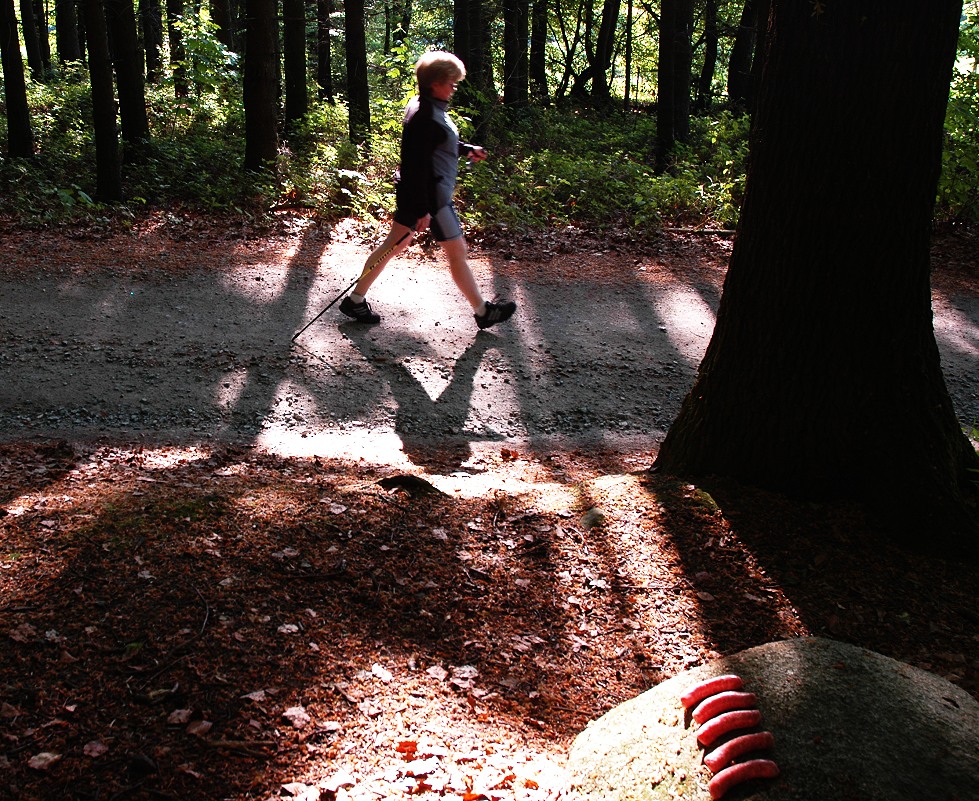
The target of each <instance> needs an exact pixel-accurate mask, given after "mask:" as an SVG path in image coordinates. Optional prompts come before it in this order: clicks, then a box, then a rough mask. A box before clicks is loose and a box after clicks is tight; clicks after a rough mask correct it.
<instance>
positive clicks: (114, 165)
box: [82, 0, 122, 203]
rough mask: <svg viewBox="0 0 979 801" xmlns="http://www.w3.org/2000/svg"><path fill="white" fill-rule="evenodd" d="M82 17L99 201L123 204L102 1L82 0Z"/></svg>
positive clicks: (96, 188) (120, 165) (120, 166)
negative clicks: (90, 90)
mask: <svg viewBox="0 0 979 801" xmlns="http://www.w3.org/2000/svg"><path fill="white" fill-rule="evenodd" d="M82 16H83V18H84V21H85V37H86V39H87V43H88V75H89V82H90V83H91V86H92V127H93V130H94V131H95V197H96V198H97V199H98V200H101V201H103V202H106V203H111V202H114V201H119V200H122V154H121V153H120V151H119V134H118V133H117V132H116V98H115V94H114V93H113V89H112V61H111V59H110V58H109V34H108V27H107V25H106V21H105V13H104V11H103V9H102V2H101V0H82Z"/></svg>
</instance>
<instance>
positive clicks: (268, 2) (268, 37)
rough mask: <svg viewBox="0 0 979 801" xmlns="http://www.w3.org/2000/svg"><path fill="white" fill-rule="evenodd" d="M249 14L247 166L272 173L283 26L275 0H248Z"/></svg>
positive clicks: (245, 98) (245, 90)
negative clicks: (278, 17) (280, 27)
mask: <svg viewBox="0 0 979 801" xmlns="http://www.w3.org/2000/svg"><path fill="white" fill-rule="evenodd" d="M245 17H246V21H245V72H244V76H243V79H242V81H243V83H242V92H243V95H242V101H243V104H244V107H245V163H244V167H245V169H246V170H248V171H250V172H259V173H260V172H271V171H274V169H275V158H276V156H277V155H278V151H279V137H278V127H277V126H278V105H279V72H278V38H279V26H278V22H277V19H276V2H275V0H247V2H246V3H245Z"/></svg>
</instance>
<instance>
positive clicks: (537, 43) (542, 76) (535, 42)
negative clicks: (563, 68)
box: [529, 0, 550, 104]
mask: <svg viewBox="0 0 979 801" xmlns="http://www.w3.org/2000/svg"><path fill="white" fill-rule="evenodd" d="M532 3H533V5H532V6H531V12H530V64H529V69H530V86H531V92H532V94H533V97H534V99H535V100H536V101H537V102H538V103H542V104H543V103H547V101H548V99H549V98H550V92H549V91H548V88H547V58H546V56H547V11H548V2H547V0H532Z"/></svg>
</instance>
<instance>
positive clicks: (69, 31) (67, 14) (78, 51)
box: [54, 0, 82, 64]
mask: <svg viewBox="0 0 979 801" xmlns="http://www.w3.org/2000/svg"><path fill="white" fill-rule="evenodd" d="M54 27H55V36H56V40H55V41H56V43H57V50H58V61H60V62H61V63H62V64H69V63H71V62H72V61H81V60H82V48H81V44H80V43H79V39H80V37H79V34H78V15H77V13H76V12H75V0H55V4H54Z"/></svg>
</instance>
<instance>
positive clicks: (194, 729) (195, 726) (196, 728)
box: [187, 720, 214, 737]
mask: <svg viewBox="0 0 979 801" xmlns="http://www.w3.org/2000/svg"><path fill="white" fill-rule="evenodd" d="M213 725H214V724H213V723H211V721H209V720H195V721H194V722H193V723H191V724H190V725H189V726H188V727H187V734H192V735H194V736H195V737H203V736H204V735H205V734H207V733H208V732H209V731H210V730H211V726H213Z"/></svg>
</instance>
